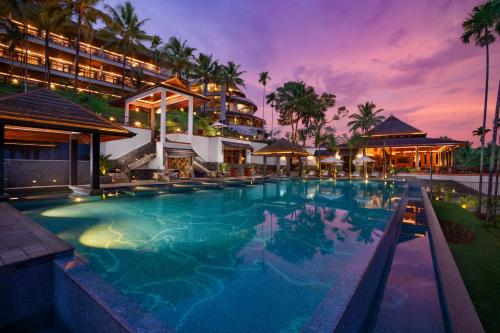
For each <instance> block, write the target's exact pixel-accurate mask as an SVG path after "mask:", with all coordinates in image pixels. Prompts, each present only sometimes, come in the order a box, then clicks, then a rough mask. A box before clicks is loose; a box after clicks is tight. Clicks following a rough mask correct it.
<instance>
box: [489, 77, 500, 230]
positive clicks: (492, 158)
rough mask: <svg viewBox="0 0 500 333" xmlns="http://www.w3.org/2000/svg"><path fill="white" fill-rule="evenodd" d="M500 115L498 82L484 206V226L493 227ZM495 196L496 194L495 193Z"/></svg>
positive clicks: (499, 83)
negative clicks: (494, 185) (485, 203)
mask: <svg viewBox="0 0 500 333" xmlns="http://www.w3.org/2000/svg"><path fill="white" fill-rule="evenodd" d="M499 113H500V81H499V82H498V93H497V103H496V107H495V116H494V117H493V135H492V137H491V145H490V147H491V153H490V163H489V172H488V199H487V205H486V224H488V225H493V224H495V222H496V216H495V215H496V202H494V201H493V194H492V190H493V174H494V171H495V170H494V168H495V167H494V166H495V159H496V158H497V155H498V153H497V151H496V148H497V135H498V132H497V131H498V118H499ZM495 194H496V193H495Z"/></svg>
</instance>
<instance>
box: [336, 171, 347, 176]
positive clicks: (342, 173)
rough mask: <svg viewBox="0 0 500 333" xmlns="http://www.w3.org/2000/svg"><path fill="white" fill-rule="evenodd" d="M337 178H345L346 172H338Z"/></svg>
mask: <svg viewBox="0 0 500 333" xmlns="http://www.w3.org/2000/svg"><path fill="white" fill-rule="evenodd" d="M337 177H345V172H344V171H339V172H337Z"/></svg>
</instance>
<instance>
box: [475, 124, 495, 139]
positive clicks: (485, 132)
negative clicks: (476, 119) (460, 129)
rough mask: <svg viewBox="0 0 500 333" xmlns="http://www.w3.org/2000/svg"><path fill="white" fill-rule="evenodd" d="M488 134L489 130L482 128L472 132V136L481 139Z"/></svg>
mask: <svg viewBox="0 0 500 333" xmlns="http://www.w3.org/2000/svg"><path fill="white" fill-rule="evenodd" d="M488 132H491V130H490V129H488V128H487V129H484V127H483V126H481V127H478V128H476V129H475V130H473V131H472V135H473V136H479V137H482V136H483V135H486V134H487V133H488Z"/></svg>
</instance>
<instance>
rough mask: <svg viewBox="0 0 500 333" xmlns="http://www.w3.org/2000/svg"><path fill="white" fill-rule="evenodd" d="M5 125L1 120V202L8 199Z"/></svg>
mask: <svg viewBox="0 0 500 333" xmlns="http://www.w3.org/2000/svg"><path fill="white" fill-rule="evenodd" d="M4 141H5V124H4V122H3V121H1V120H0V201H1V200H3V199H6V195H5V156H4V146H5V145H4Z"/></svg>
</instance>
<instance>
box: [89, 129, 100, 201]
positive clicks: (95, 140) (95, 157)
mask: <svg viewBox="0 0 500 333" xmlns="http://www.w3.org/2000/svg"><path fill="white" fill-rule="evenodd" d="M100 141H101V135H100V134H99V133H92V134H91V138H90V191H91V193H92V191H97V190H99V189H100V188H101V183H100V179H99V158H100V156H101V147H100V144H101V142H100Z"/></svg>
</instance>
